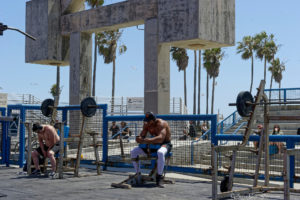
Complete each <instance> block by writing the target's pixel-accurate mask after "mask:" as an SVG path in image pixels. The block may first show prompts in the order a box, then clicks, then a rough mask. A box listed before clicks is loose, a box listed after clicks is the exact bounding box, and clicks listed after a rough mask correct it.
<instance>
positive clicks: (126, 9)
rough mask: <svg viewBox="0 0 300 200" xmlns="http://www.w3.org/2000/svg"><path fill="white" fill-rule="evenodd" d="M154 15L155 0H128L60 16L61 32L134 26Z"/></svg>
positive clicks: (155, 11) (96, 30)
mask: <svg viewBox="0 0 300 200" xmlns="http://www.w3.org/2000/svg"><path fill="white" fill-rule="evenodd" d="M156 16H157V0H129V1H125V2H120V3H116V4H111V5H107V6H103V7H99V8H94V9H90V10H85V11H82V12H77V13H74V14H68V15H65V16H62V18H61V27H62V34H63V35H68V34H70V33H72V32H98V31H104V30H113V29H118V28H124V27H129V26H136V25H140V24H144V20H145V19H148V18H152V17H156Z"/></svg>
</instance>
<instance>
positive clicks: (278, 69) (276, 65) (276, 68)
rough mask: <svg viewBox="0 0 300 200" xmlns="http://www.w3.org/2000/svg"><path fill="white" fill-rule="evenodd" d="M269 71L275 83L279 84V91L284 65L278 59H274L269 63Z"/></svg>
mask: <svg viewBox="0 0 300 200" xmlns="http://www.w3.org/2000/svg"><path fill="white" fill-rule="evenodd" d="M269 71H271V74H272V77H274V80H275V82H276V83H278V84H279V89H280V88H281V80H282V72H283V71H285V64H284V63H283V62H280V60H279V58H276V59H274V60H273V61H272V62H271V66H270V67H269ZM279 101H280V90H279Z"/></svg>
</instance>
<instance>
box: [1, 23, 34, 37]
mask: <svg viewBox="0 0 300 200" xmlns="http://www.w3.org/2000/svg"><path fill="white" fill-rule="evenodd" d="M6 30H13V31H18V32H19V33H21V34H23V35H25V36H26V37H29V38H30V39H32V40H36V38H35V37H33V36H31V35H29V34H28V33H25V32H23V31H21V30H20V29H17V28H13V27H8V26H7V25H4V24H3V23H0V35H3V31H6Z"/></svg>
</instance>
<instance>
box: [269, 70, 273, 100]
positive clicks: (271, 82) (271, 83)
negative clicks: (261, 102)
mask: <svg viewBox="0 0 300 200" xmlns="http://www.w3.org/2000/svg"><path fill="white" fill-rule="evenodd" d="M272 85H273V74H272V75H271V81H270V91H269V101H271V90H272Z"/></svg>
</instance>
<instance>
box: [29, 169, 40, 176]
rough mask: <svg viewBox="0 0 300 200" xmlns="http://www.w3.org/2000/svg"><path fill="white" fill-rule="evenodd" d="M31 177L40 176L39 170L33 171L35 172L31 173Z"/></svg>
mask: <svg viewBox="0 0 300 200" xmlns="http://www.w3.org/2000/svg"><path fill="white" fill-rule="evenodd" d="M31 175H34V176H37V175H41V170H39V169H35V170H34V171H33V172H32V173H31Z"/></svg>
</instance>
